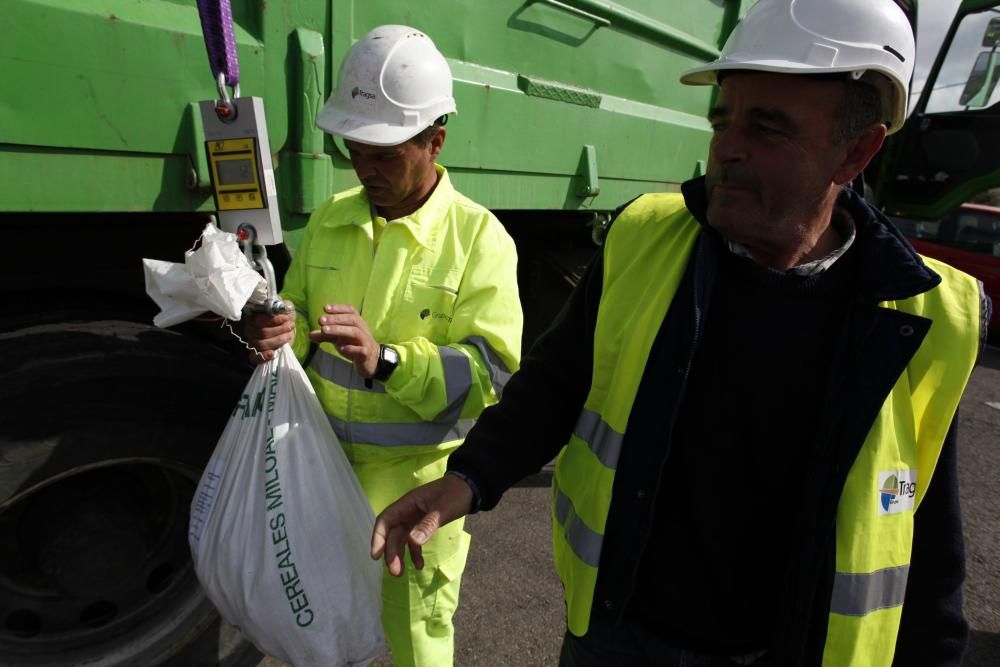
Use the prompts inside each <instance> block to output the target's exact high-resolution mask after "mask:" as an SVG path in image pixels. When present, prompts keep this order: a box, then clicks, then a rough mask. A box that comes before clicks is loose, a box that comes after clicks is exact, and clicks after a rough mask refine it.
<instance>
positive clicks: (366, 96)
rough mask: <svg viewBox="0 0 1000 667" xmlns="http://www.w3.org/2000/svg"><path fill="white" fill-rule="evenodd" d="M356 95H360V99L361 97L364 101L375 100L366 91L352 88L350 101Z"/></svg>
mask: <svg viewBox="0 0 1000 667" xmlns="http://www.w3.org/2000/svg"><path fill="white" fill-rule="evenodd" d="M358 95H360V96H361V97H363V98H364V99H366V100H374V99H375V95H373V94H372V93H369V92H368V91H367V90H361V88H360V87H359V86H354V88H351V99H352V100H353V99H354V98H355V97H357V96H358Z"/></svg>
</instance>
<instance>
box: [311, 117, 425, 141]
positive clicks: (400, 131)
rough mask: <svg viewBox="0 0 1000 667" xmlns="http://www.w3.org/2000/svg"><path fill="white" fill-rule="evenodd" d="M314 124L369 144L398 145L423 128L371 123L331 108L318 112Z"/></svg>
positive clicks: (335, 133)
mask: <svg viewBox="0 0 1000 667" xmlns="http://www.w3.org/2000/svg"><path fill="white" fill-rule="evenodd" d="M316 126H317V127H318V128H320V129H321V130H323V131H325V132H329V133H330V134H334V135H337V136H339V137H343V138H344V139H348V140H350V141H356V142H358V143H361V144H368V145H371V146H398V145H399V144H401V143H404V142H406V141H409V140H410V139H412V138H413V137H415V136H417V135H418V134H420V132H421V131H423V130H424V129H425V128H423V127H420V126H416V125H414V126H410V127H402V126H399V125H390V124H389V123H373V122H371V121H370V120H366V119H362V118H355V117H353V116H348V115H347V114H344V113H342V112H340V111H339V110H337V109H331V108H326V109H323V110H322V111H320V112H319V114H318V115H317V116H316Z"/></svg>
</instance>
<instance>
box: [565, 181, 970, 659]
mask: <svg viewBox="0 0 1000 667" xmlns="http://www.w3.org/2000/svg"><path fill="white" fill-rule="evenodd" d="M699 233H700V225H699V224H698V222H697V221H696V220H695V219H694V218H693V217H692V216H691V214H690V213H689V212H688V210H687V209H686V208H685V206H684V200H683V197H682V196H681V195H678V194H658V195H645V196H643V197H641V198H639V199H637V200H636V201H635V202H634V203H633V204H631V205H630V206H629V207H628V208H627V209H626V210H625V211H624V212H623V213H622V214H621V215H620V216H619V218H618V219H617V220H616V222H615V224H614V226H613V227H612V228H611V232H610V234H609V235H608V239H607V242H606V244H605V249H604V276H603V292H602V295H601V302H600V306H599V310H598V315H597V324H596V328H595V332H594V371H593V378H592V383H591V388H590V393H589V395H588V396H587V400H586V403H585V404H584V408H583V410H582V411H581V413H580V417H579V419H578V421H577V424H576V427H575V428H574V432H573V435H572V437H571V438H570V441H569V443H567V445H566V446H565V447H564V448H563V450H562V452H561V453H560V455H559V458H558V461H557V464H556V471H555V476H554V479H553V533H554V535H553V540H554V545H553V550H554V553H555V560H556V568H557V570H558V571H559V576H560V578H561V579H562V582H563V585H564V594H565V598H566V609H567V624H568V627H569V630H570V632H572V633H573V634H575V635H577V636H583V635H584V634H586V632H587V628H588V626H589V623H590V611H591V606H592V604H593V598H594V588H595V585H596V583H597V574H598V565H599V562H600V555H601V545H602V542H603V537H604V532H605V525H606V523H607V518H608V509H609V507H610V505H611V494H612V489H613V487H614V477H615V468H616V466H617V462H618V456H619V453H620V450H621V444H622V442H623V439H624V434H625V430H626V428H627V426H628V418H629V414H630V412H631V410H632V405H633V403H634V401H635V396H636V392H637V391H638V388H639V381H640V379H641V378H642V372H643V369H644V368H645V365H646V361H647V358H648V356H649V352H650V349H651V348H652V344H653V339H654V338H655V336H656V334H657V332H658V331H659V328H660V325H661V324H662V322H663V319H664V317H665V315H666V313H667V310H668V309H669V307H670V303H671V301H672V300H673V297H674V295H675V294H676V292H677V289H678V286H679V284H680V282H681V278H682V276H683V274H684V271H685V269H686V266H687V264H688V260H689V257H690V255H691V252H692V249H693V248H694V244H695V240H696V239H697V237H698V234H699ZM924 261H925V262H926V263H927V264H928V265H929V266H930V267H931V268H932V269H933V270H934V271H935V272H937V273H938V274H939V275H940V276H941V278H942V283H941V284H940V285H939V286H938V287H936V288H934V289H932V290H930V291H928V292H926V293H924V294H920V295H917V296H915V297H912V298H909V299H906V300H903V301H897V302H885V303H883V304H881V305H882V306H884V307H886V308H892V309H895V310H899V311H903V312H907V313H912V314H917V315H922V316H924V317H927V318H930V319H931V320H932V321H933V326H932V327H931V328H930V332H929V333H928V334H927V336H926V337H925V339H924V341H923V343H922V344H921V346H920V349H919V350H918V351H917V353H916V354H915V356H914V357H913V359H912V360H911V361H910V363H909V365H908V366H907V368H906V371H905V372H904V373H902V374H901V376H900V377H899V379H898V381H897V382H896V385H895V387H893V389H892V391H891V392H890V394H889V396H888V397H887V398H886V400H885V402H884V404H883V405H882V408H881V411H880V412H879V415H878V417H877V419H876V420H875V423H874V425H873V426H872V428H871V430H870V432H869V433H868V436H867V438H866V440H865V443H864V445H863V447H862V449H861V452H860V454H859V455H858V458H857V460H856V461H855V463H854V464H853V466H852V468H851V470H850V472H849V474H848V477H847V482H846V484H845V486H844V490H843V494H842V496H841V498H840V503H839V506H838V510H837V537H836V549H837V555H836V572H835V578H834V586H833V595H832V598H831V601H830V615H829V626H828V633H827V641H826V646H825V651H824V658H823V664H824V665H831V666H832V665H836V666H838V667H843V666H845V665H857V666H858V667H861V666H862V665H863V666H865V667H870V666H871V665H876V664H885V665H889V664H890V663H891V662H892V656H893V652H894V650H895V645H896V634H897V632H898V628H899V620H900V615H901V612H902V603H903V597H904V594H905V591H906V577H907V572H908V568H909V562H910V549H911V545H912V538H913V510H914V509H915V508H916V507H917V506H918V505H919V503H920V500H921V499H922V497H923V495H924V493H925V491H926V489H927V485H928V483H929V481H930V479H931V476H932V474H933V472H934V467H935V465H936V464H937V460H938V456H939V454H940V452H941V447H942V445H943V442H944V439H945V435H946V434H947V431H948V427H949V425H950V423H951V420H952V417H953V416H954V414H955V411H956V409H957V408H958V403H959V399H960V398H961V395H962V392H963V391H964V389H965V384H966V382H967V381H968V377H969V374H970V373H971V371H972V367H973V364H974V363H975V358H976V350H977V342H978V336H979V312H978V308H979V291H978V286H977V284H976V282H975V280H974V279H973V278H971V277H970V276H967V275H966V274H964V273H962V272H960V271H957V270H955V269H953V268H951V267H949V266H947V265H945V264H941V263H939V262H935V261H933V260H930V259H927V258H925V259H924Z"/></svg>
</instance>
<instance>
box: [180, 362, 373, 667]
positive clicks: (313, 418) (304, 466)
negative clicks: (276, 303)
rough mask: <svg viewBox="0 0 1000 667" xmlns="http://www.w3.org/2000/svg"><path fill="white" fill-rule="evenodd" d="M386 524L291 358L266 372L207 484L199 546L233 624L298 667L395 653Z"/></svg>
mask: <svg viewBox="0 0 1000 667" xmlns="http://www.w3.org/2000/svg"><path fill="white" fill-rule="evenodd" d="M374 523H375V517H374V514H373V513H372V510H371V507H370V505H369V504H368V500H367V498H366V497H365V495H364V492H363V491H362V489H361V486H360V485H359V484H358V481H357V478H356V477H355V476H354V472H353V471H352V470H351V467H350V464H349V463H348V462H347V458H346V457H345V456H344V453H343V451H342V450H341V448H340V444H339V442H338V441H337V437H336V436H335V435H334V433H333V429H332V428H331V427H330V424H329V422H328V421H327V418H326V415H325V414H324V412H323V408H322V407H321V406H320V404H319V401H318V399H317V398H316V394H315V393H314V392H313V389H312V386H311V385H310V384H309V380H308V379H307V377H306V375H305V373H304V372H303V370H302V367H301V366H300V365H299V362H298V361H297V360H296V359H295V355H294V354H293V353H292V350H291V348H290V347H289V346H288V345H285V346H284V347H282V348H281V349H280V350H278V352H277V354H276V355H275V358H274V359H273V360H272V361H268V362H266V363H263V364H261V365H260V366H258V367H257V369H256V371H254V374H253V377H251V379H250V382H249V383H248V384H247V387H246V389H245V390H244V393H243V396H242V397H241V399H240V401H239V403H238V404H237V406H236V409H235V410H234V411H233V415H232V417H231V418H230V420H229V424H228V425H227V426H226V430H225V432H223V434H222V437H221V438H220V439H219V443H218V445H217V446H216V448H215V452H214V453H213V454H212V458H211V460H210V461H209V463H208V466H207V467H206V469H205V472H204V474H203V475H202V478H201V482H200V483H199V485H198V489H197V492H196V494H195V498H194V502H193V503H192V506H191V523H190V530H189V534H188V541H189V543H190V545H191V553H192V557H193V560H194V567H195V572H196V573H197V575H198V579H199V580H200V581H201V584H202V588H203V589H204V591H205V593H206V595H208V597H209V599H211V600H212V602H213V603H215V606H216V607H217V608H218V610H219V612H220V613H221V614H222V616H223V618H225V619H226V621H228V622H229V623H231V624H233V625H235V626H237V627H238V628H239V629H240V631H242V632H243V634H244V635H246V636H247V638H249V639H250V640H251V641H252V642H253V643H254V644H255V645H256V646H257V648H259V649H260V650H261V651H262V652H264V653H266V654H268V655H271V656H274V657H276V658H278V659H280V660H283V661H285V662H288V663H291V664H292V665H294V666H295V667H310V666H316V667H336V666H341V665H352V666H353V665H367V664H368V663H370V662H371V661H372V660H373V659H374V658H376V657H377V656H379V655H380V654H381V653H382V651H383V646H384V639H383V635H382V625H381V621H380V616H381V607H382V595H381V586H382V567H381V564H380V563H379V562H378V561H374V560H372V559H371V557H370V556H369V544H370V541H371V534H372V527H373V525H374Z"/></svg>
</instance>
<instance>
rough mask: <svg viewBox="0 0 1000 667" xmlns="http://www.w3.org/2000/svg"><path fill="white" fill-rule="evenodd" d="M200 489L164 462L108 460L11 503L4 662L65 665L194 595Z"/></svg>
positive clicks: (0, 554)
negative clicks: (60, 660) (30, 658)
mask: <svg viewBox="0 0 1000 667" xmlns="http://www.w3.org/2000/svg"><path fill="white" fill-rule="evenodd" d="M197 480H198V476H197V472H196V471H193V470H188V469H185V468H182V467H179V466H173V465H168V464H165V463H163V462H159V461H154V460H145V461H134V460H131V461H120V460H119V461H115V460H112V461H103V462H101V463H100V464H97V465H92V466H83V467H80V468H76V469H73V470H70V471H66V472H65V473H63V474H61V475H59V477H58V478H57V479H50V480H46V481H45V482H43V483H41V484H37V485H35V486H33V487H32V488H30V489H27V490H25V491H24V492H22V493H19V494H18V495H17V497H15V498H12V499H10V500H9V501H8V502H5V503H4V504H3V506H2V508H0V601H2V604H3V608H2V609H0V649H2V650H0V654H6V653H11V654H14V653H22V654H25V653H30V654H37V653H39V652H45V653H56V652H60V653H64V654H65V655H66V657H67V658H68V657H69V656H70V655H72V651H73V649H74V648H80V649H84V648H87V647H91V648H92V647H93V646H95V645H102V644H106V643H108V642H113V641H114V639H113V638H115V637H122V636H127V635H128V634H129V632H130V631H131V630H134V629H135V628H138V627H140V626H141V625H142V624H143V623H144V622H145V621H148V620H149V619H151V618H154V617H157V616H158V615H161V614H165V613H169V612H170V610H171V609H174V608H176V606H177V605H178V603H180V602H181V601H182V600H184V599H185V598H191V597H196V596H198V595H199V591H198V583H197V579H196V578H195V576H194V573H193V571H192V569H191V563H190V558H189V551H188V545H187V513H188V508H189V506H190V502H191V497H192V496H193V493H194V489H195V486H196V484H197ZM66 652H68V653H66Z"/></svg>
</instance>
